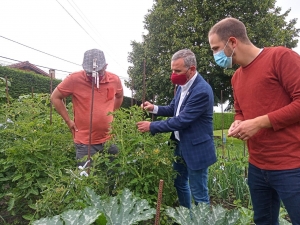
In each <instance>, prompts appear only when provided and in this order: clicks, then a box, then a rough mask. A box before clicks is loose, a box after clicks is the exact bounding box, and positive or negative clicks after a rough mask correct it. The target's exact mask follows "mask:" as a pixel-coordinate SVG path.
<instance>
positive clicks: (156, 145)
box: [107, 106, 176, 206]
mask: <svg viewBox="0 0 300 225" xmlns="http://www.w3.org/2000/svg"><path fill="white" fill-rule="evenodd" d="M113 115H114V121H113V122H112V130H111V134H112V139H111V140H110V143H113V144H116V145H117V146H118V148H119V150H120V152H119V154H118V156H117V157H116V158H115V159H114V160H113V162H111V163H109V164H107V167H108V170H112V171H114V172H113V173H112V174H111V177H110V179H111V180H113V181H114V182H115V187H116V188H115V190H114V192H118V191H121V190H123V189H124V188H128V189H129V190H131V191H133V192H134V194H135V195H136V196H138V197H141V198H143V199H146V200H147V201H148V202H149V203H150V205H151V206H153V205H154V203H155V202H156V198H157V194H158V185H159V181H160V180H161V179H162V180H164V193H167V194H164V196H163V204H166V205H172V204H173V203H174V202H175V200H176V193H175V190H174V187H173V179H174V176H175V172H174V171H173V168H172V163H173V161H174V153H173V150H172V149H171V148H172V144H171V143H170V142H169V134H166V133H164V134H157V135H154V136H152V135H151V134H150V133H141V132H139V131H138V130H137V127H136V123H137V122H138V121H142V120H149V119H148V118H147V115H145V114H144V112H143V111H142V109H141V108H140V107H138V106H133V107H131V108H129V109H124V108H122V109H120V110H118V111H115V112H114V113H113ZM107 146H109V144H108V145H107Z"/></svg>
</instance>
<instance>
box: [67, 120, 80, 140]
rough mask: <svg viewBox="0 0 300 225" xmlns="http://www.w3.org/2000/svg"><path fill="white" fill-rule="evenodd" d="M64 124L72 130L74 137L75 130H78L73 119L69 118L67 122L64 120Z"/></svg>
mask: <svg viewBox="0 0 300 225" xmlns="http://www.w3.org/2000/svg"><path fill="white" fill-rule="evenodd" d="M66 124H67V125H68V127H69V129H70V131H71V132H72V135H73V137H75V132H77V131H78V129H77V127H76V125H75V123H74V121H73V120H69V121H68V122H66Z"/></svg>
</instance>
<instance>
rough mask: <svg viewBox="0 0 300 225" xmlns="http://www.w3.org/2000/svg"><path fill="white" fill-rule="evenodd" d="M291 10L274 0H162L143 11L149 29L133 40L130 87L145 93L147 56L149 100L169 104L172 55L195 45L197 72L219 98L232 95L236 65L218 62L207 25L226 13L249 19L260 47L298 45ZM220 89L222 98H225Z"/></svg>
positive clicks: (138, 94)
mask: <svg viewBox="0 0 300 225" xmlns="http://www.w3.org/2000/svg"><path fill="white" fill-rule="evenodd" d="M289 12H290V10H288V11H286V12H284V13H282V14H281V8H279V7H276V6H275V0H271V1H270V0H253V1H248V0H240V1H224V0H222V1H220V0H210V1H207V0H181V1H176V0H159V1H155V3H154V5H153V7H152V9H151V10H150V11H149V13H148V14H147V15H146V16H145V21H144V27H145V29H147V31H148V32H146V33H147V34H146V35H144V36H143V42H141V43H138V42H134V41H133V42H132V43H131V45H132V52H130V53H129V57H128V61H129V62H130V63H132V64H133V66H132V67H129V69H128V74H129V77H130V80H129V81H128V82H126V86H127V87H131V88H133V90H134V93H135V98H137V99H140V100H141V99H142V97H143V92H142V91H143V77H144V60H145V61H146V67H145V68H146V72H145V74H146V99H147V100H150V101H152V102H154V103H157V104H165V103H168V102H169V101H170V100H171V99H172V97H173V87H172V84H171V82H170V73H171V70H170V61H171V57H172V55H173V54H174V53H175V52H176V51H178V50H180V49H183V48H189V49H191V50H192V51H193V52H194V53H195V54H196V58H197V61H198V63H197V64H198V68H197V69H198V71H199V72H200V74H202V75H203V76H204V78H205V79H206V80H207V81H208V82H209V83H210V85H211V86H212V88H213V90H214V94H215V102H216V103H220V102H221V99H222V101H223V102H225V101H226V100H228V99H231V98H232V96H233V95H232V89H231V83H230V79H231V75H232V74H233V72H234V70H235V69H236V68H237V67H235V68H233V69H227V70H224V69H223V68H221V67H219V66H217V65H216V64H215V62H214V59H213V55H212V52H211V50H210V46H209V43H208V37H207V35H208V32H209V29H210V28H211V27H212V26H213V25H214V24H215V23H216V22H218V21H220V20H221V19H223V18H225V17H229V16H232V17H235V18H238V19H240V20H241V21H242V22H244V23H245V25H246V27H247V30H248V36H249V38H250V40H251V41H252V42H253V43H254V44H255V45H256V46H258V47H260V48H261V47H264V46H277V45H283V46H286V47H288V48H294V47H296V46H297V43H298V40H297V37H299V32H300V29H296V28H295V25H296V19H292V20H290V21H288V22H286V21H285V19H286V18H287V16H288V14H289ZM221 91H222V93H223V97H222V98H221Z"/></svg>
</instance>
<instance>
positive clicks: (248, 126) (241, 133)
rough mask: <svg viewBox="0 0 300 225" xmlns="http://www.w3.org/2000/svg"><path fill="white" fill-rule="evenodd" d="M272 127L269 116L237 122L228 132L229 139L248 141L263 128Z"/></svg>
mask: <svg viewBox="0 0 300 225" xmlns="http://www.w3.org/2000/svg"><path fill="white" fill-rule="evenodd" d="M270 127H272V125H271V123H270V120H269V117H268V116H267V115H264V116H259V117H256V118H254V119H250V120H244V121H240V120H236V121H234V122H233V123H232V124H231V126H230V128H229V130H228V137H235V138H238V139H241V140H243V141H246V140H248V139H249V138H251V137H252V136H253V135H254V134H256V133H257V132H258V131H259V130H260V129H261V128H270Z"/></svg>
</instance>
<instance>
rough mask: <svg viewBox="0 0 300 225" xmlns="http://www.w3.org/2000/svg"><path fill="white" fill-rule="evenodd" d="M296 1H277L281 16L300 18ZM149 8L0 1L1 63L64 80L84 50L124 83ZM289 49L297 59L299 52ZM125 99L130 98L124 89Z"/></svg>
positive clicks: (143, 2)
mask: <svg viewBox="0 0 300 225" xmlns="http://www.w3.org/2000/svg"><path fill="white" fill-rule="evenodd" d="M298 1H299V0H277V5H278V6H281V7H282V8H283V11H285V10H287V9H288V8H291V9H292V11H291V13H290V18H299V17H300V4H299V3H298ZM152 5H153V0H46V1H45V0H44V1H41V0H26V1H25V0H1V2H0V8H1V13H0V56H1V57H0V63H1V64H11V63H17V62H16V61H12V60H9V59H5V58H2V57H6V58H10V59H13V60H18V61H29V62H30V63H32V64H35V65H39V66H44V67H49V68H53V69H57V70H63V71H66V72H61V71H56V77H57V78H60V79H63V78H65V77H66V76H67V75H68V74H69V73H68V72H74V71H78V70H81V69H82V67H81V64H82V60H83V54H84V52H85V51H86V50H88V49H92V48H99V49H101V50H103V51H104V53H105V56H106V62H107V63H108V68H107V70H109V71H111V72H113V73H115V74H117V75H119V76H120V77H121V79H122V80H124V79H126V78H128V75H127V68H128V66H129V64H128V62H127V56H128V52H131V51H132V49H131V46H130V42H131V41H133V40H135V41H139V42H140V41H142V34H143V32H144V29H143V25H144V24H143V21H144V16H145V15H146V14H147V13H148V10H149V9H151V8H152ZM297 28H300V21H298V23H297ZM3 37H4V38H3ZM8 39H10V40H8ZM16 42H17V43H16ZM18 43H19V44H18ZM21 44H22V45H21ZM23 45H26V46H28V47H31V48H34V49H37V50H39V51H42V52H45V53H47V54H50V55H53V56H56V57H59V58H61V59H64V60H66V61H69V62H72V63H69V62H66V61H63V60H60V59H57V58H54V57H51V56H49V55H47V54H43V53H41V52H38V51H35V50H33V49H30V48H28V47H25V46H23ZM298 45H300V43H299V44H298ZM294 50H295V51H297V52H298V53H299V54H300V47H298V48H296V49H294ZM41 69H43V70H45V71H46V72H48V71H49V69H46V68H41ZM124 88H125V86H124ZM125 95H126V96H131V93H130V91H129V90H128V89H126V88H125Z"/></svg>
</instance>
